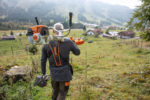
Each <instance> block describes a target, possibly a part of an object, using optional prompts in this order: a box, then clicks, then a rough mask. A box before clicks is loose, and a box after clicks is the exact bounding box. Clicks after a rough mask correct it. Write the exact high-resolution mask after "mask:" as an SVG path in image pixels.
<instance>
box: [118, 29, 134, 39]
mask: <svg viewBox="0 0 150 100" xmlns="http://www.w3.org/2000/svg"><path fill="white" fill-rule="evenodd" d="M118 35H119V37H120V38H124V39H126V38H134V37H135V35H136V33H135V32H133V31H122V32H119V33H118Z"/></svg>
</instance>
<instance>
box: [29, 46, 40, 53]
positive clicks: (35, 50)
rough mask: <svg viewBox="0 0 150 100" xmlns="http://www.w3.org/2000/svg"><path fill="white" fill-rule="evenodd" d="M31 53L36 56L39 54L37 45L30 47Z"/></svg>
mask: <svg viewBox="0 0 150 100" xmlns="http://www.w3.org/2000/svg"><path fill="white" fill-rule="evenodd" d="M29 52H30V53H32V54H33V55H35V54H36V53H37V52H38V49H37V47H36V45H32V46H31V47H29Z"/></svg>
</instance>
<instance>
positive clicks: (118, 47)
mask: <svg viewBox="0 0 150 100" xmlns="http://www.w3.org/2000/svg"><path fill="white" fill-rule="evenodd" d="M20 32H21V31H20ZM6 33H7V31H6ZM81 33H83V31H82V30H72V31H71V34H70V35H71V36H73V37H76V38H79V37H83V38H84V39H85V43H84V44H83V45H79V48H80V50H81V54H80V55H79V56H74V55H73V54H72V53H71V54H70V63H72V65H73V69H74V75H73V80H72V81H71V84H70V90H69V93H68V95H67V98H66V100H150V61H149V59H150V51H148V50H145V49H141V48H139V47H135V46H133V45H130V44H129V45H126V44H125V43H123V42H122V40H119V39H118V40H112V39H107V38H103V37H98V38H96V37H92V36H87V37H84V36H83V35H82V34H81ZM90 40H92V41H93V43H88V41H90ZM30 46H32V45H31V44H30V43H29V42H28V40H27V37H26V36H25V34H24V35H23V36H17V39H16V40H7V41H0V69H2V70H0V86H1V87H0V96H5V99H4V100H51V96H52V94H51V90H52V88H51V81H50V79H49V81H48V85H47V86H46V87H44V88H41V87H37V86H36V87H34V86H33V82H34V81H35V78H36V76H37V75H41V70H40V59H41V48H42V45H37V47H38V53H37V54H36V55H32V54H30V53H29V52H28V51H27V50H26V48H29V47H30ZM15 65H18V66H29V67H32V68H33V70H34V71H33V76H32V77H29V80H28V81H27V82H26V81H23V80H19V81H18V82H16V83H14V84H11V85H9V84H8V83H7V82H5V81H3V76H4V73H5V72H4V69H9V68H11V67H12V66H15ZM47 74H49V66H48V63H47Z"/></svg>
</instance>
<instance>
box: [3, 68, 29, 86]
mask: <svg viewBox="0 0 150 100" xmlns="http://www.w3.org/2000/svg"><path fill="white" fill-rule="evenodd" d="M31 74H32V68H31V67H26V66H14V67H12V68H10V69H9V70H8V71H6V73H5V78H6V80H7V81H9V83H10V84H12V83H15V82H17V81H18V80H20V79H23V80H24V81H27V79H26V76H30V75H31Z"/></svg>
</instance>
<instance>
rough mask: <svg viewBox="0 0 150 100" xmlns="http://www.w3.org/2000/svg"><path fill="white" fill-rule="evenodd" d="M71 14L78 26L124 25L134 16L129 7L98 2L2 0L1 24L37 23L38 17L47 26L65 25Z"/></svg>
mask: <svg viewBox="0 0 150 100" xmlns="http://www.w3.org/2000/svg"><path fill="white" fill-rule="evenodd" d="M69 11H72V12H73V13H74V22H88V23H97V24H101V25H124V24H125V23H126V22H127V21H128V20H129V18H130V16H131V13H132V12H133V10H132V9H130V8H128V7H125V6H119V5H110V4H106V3H102V2H98V1H96V0H74V1H70V0H59V1H58V0H55V1H53V0H49V1H48V0H42V1H41V0H25V1H24V0H0V22H7V21H16V22H22V21H23V22H34V17H35V16H38V17H39V18H40V20H41V22H43V23H48V22H49V20H55V21H57V22H58V21H60V22H64V21H66V20H67V18H68V12H69Z"/></svg>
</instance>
